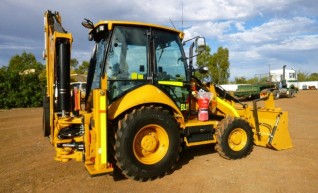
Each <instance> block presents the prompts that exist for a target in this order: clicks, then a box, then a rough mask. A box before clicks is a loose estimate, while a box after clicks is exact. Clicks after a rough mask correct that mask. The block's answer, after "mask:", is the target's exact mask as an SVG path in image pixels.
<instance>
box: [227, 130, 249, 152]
mask: <svg viewBox="0 0 318 193" xmlns="http://www.w3.org/2000/svg"><path fill="white" fill-rule="evenodd" d="M228 143H229V147H230V148H231V149H232V150H233V151H240V150H242V149H243V148H244V147H245V145H246V143H247V134H246V132H245V131H244V129H242V128H236V129H234V130H233V131H232V132H231V133H230V135H229V139H228Z"/></svg>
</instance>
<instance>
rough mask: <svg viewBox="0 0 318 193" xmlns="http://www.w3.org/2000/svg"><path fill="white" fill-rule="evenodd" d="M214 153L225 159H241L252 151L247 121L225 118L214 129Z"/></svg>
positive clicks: (251, 135) (251, 140)
mask: <svg viewBox="0 0 318 193" xmlns="http://www.w3.org/2000/svg"><path fill="white" fill-rule="evenodd" d="M216 137H217V144H216V146H215V149H216V151H217V152H218V153H219V154H220V155H221V156H222V157H224V158H226V159H241V158H243V157H246V156H247V155H249V154H250V153H251V152H252V150H253V144H254V143H253V131H252V127H251V126H250V125H249V123H248V122H247V121H245V120H244V119H241V118H233V117H226V118H224V119H223V120H222V121H221V122H220V123H219V124H218V127H217V129H216Z"/></svg>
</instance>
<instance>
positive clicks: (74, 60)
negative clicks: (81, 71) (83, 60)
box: [70, 58, 78, 71]
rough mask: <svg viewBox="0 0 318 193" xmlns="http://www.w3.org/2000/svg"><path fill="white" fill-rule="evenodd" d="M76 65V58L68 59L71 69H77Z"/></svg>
mask: <svg viewBox="0 0 318 193" xmlns="http://www.w3.org/2000/svg"><path fill="white" fill-rule="evenodd" d="M77 66H78V60H77V59H76V58H72V59H71V60H70V67H71V71H75V70H76V69H77Z"/></svg>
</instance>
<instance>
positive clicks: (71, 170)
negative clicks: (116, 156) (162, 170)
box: [0, 90, 318, 193]
mask: <svg viewBox="0 0 318 193" xmlns="http://www.w3.org/2000/svg"><path fill="white" fill-rule="evenodd" d="M276 106H279V107H282V109H283V110H286V111H288V112H289V131H290V134H291V137H292V142H293V145H294V147H293V148H292V149H289V150H284V151H275V150H271V149H266V148H262V147H255V148H254V150H253V152H252V153H251V155H249V156H248V157H247V158H244V159H241V160H235V161H233V160H225V159H223V158H222V157H220V156H219V155H218V153H216V152H215V151H214V149H213V148H212V146H211V145H207V146H203V147H195V148H190V149H187V150H185V151H183V152H182V154H181V159H180V161H179V162H178V165H177V168H176V169H175V170H174V172H173V173H172V174H170V175H168V176H165V177H164V178H161V179H157V180H154V181H149V182H136V181H133V180H130V179H125V178H123V177H122V176H120V175H119V174H116V173H115V174H114V175H102V176H97V177H91V176H90V175H89V174H88V172H87V171H86V169H85V167H84V164H83V163H82V162H76V161H70V162H67V163H60V162H57V161H54V160H53V157H54V149H53V147H52V146H51V145H50V144H49V141H48V139H47V138H44V137H42V128H41V124H42V109H41V108H32V109H12V110H0V137H1V138H0V147H1V148H0V155H1V156H0V192H1V193H2V192H3V193H13V192H32V193H33V192H47V193H50V192H53V193H56V192H59V193H61V192H68V193H70V192H95V193H97V192H118V193H119V192H120V193H130V192H131V193H135V192H136V193H137V192H154V193H156V192H158V193H165V192H174V193H178V192H183V193H187V192H196V193H200V192H235V193H239V192H245V193H255V192H257V193H262V192H270V193H284V192H286V193H296V192H304V193H309V192H317V191H318V90H310V91H300V92H299V93H298V94H297V95H296V97H295V98H292V99H287V98H285V99H279V100H277V101H276Z"/></svg>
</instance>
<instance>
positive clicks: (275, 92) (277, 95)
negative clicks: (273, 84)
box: [272, 90, 280, 100]
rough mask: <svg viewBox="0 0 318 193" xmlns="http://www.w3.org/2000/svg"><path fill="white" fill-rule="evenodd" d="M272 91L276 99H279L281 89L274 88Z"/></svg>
mask: <svg viewBox="0 0 318 193" xmlns="http://www.w3.org/2000/svg"><path fill="white" fill-rule="evenodd" d="M272 93H273V96H274V99H275V100H277V99H279V97H280V94H279V91H278V90H273V92H272Z"/></svg>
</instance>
